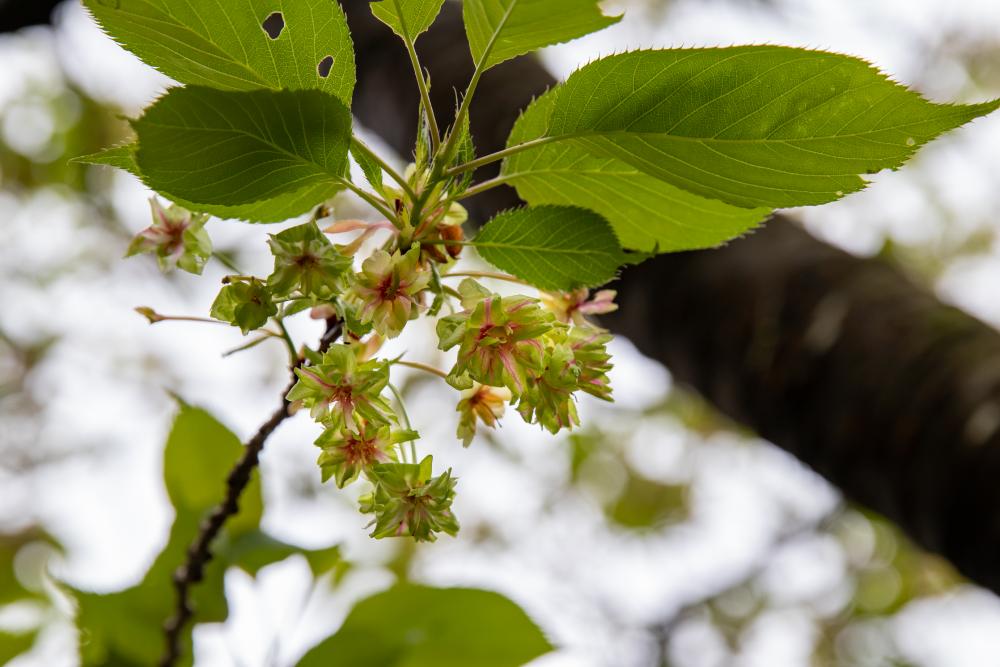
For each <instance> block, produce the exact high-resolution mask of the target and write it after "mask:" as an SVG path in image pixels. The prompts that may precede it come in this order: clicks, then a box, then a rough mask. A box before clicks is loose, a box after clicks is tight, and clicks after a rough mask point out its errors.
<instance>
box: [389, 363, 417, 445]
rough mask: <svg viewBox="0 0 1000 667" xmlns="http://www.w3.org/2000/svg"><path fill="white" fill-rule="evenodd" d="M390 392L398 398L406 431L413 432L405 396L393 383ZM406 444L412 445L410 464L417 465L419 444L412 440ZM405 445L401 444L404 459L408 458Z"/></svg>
mask: <svg viewBox="0 0 1000 667" xmlns="http://www.w3.org/2000/svg"><path fill="white" fill-rule="evenodd" d="M389 391H391V392H392V395H393V396H394V397H395V398H396V404H397V405H399V414H401V415H402V416H403V423H404V424H406V430H407V431H412V430H413V424H412V423H410V415H408V414H407V413H406V403H404V402H403V394H402V393H401V392H400V391H399V389H397V388H396V385H394V384H393V383H391V382H390V383H389ZM406 442H409V443H410V462H411V463H416V462H417V443H416V441H414V440H412V439H411V440H407V441H406ZM404 444H406V443H403V442H401V443H399V454H400V456H402V457H403V458H406V456H405V453H404V452H405V450H404V449H403V445H404Z"/></svg>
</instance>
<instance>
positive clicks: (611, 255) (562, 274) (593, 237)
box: [475, 206, 628, 290]
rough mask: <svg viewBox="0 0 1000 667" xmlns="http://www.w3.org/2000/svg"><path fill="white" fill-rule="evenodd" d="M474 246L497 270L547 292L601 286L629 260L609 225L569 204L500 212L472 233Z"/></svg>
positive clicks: (585, 210)
mask: <svg viewBox="0 0 1000 667" xmlns="http://www.w3.org/2000/svg"><path fill="white" fill-rule="evenodd" d="M475 246H476V249H477V250H478V251H479V254H480V255H482V256H483V259H485V260H486V261H487V262H489V263H490V264H492V265H493V266H495V267H497V268H498V269H502V270H504V271H506V272H508V273H510V274H513V275H515V276H517V277H518V278H523V279H524V280H527V281H528V282H529V283H531V284H532V285H534V286H536V287H541V288H542V289H549V290H570V289H573V288H575V287H595V286H597V285H603V284H604V283H606V282H608V281H609V280H611V279H612V278H614V277H615V273H616V272H617V270H618V267H620V266H621V265H622V264H624V263H625V262H627V261H628V257H627V255H625V253H624V252H622V249H621V247H620V246H619V245H618V239H617V238H616V237H615V233H614V232H613V231H612V230H611V226H610V225H609V224H608V221H607V220H605V219H604V218H602V217H601V216H600V215H599V214H597V213H594V212H593V211H589V210H587V209H584V208H577V207H573V206H538V207H535V208H519V209H514V210H511V211H506V212H504V213H501V214H499V215H498V216H496V217H495V218H493V219H492V220H491V221H490V222H489V223H487V224H486V226H484V227H483V229H482V231H480V232H479V234H477V235H476V239H475Z"/></svg>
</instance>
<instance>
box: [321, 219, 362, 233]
mask: <svg viewBox="0 0 1000 667" xmlns="http://www.w3.org/2000/svg"><path fill="white" fill-rule="evenodd" d="M371 226H372V224H371V223H370V222H367V221H365V220H338V221H337V222H335V223H333V224H332V225H330V226H329V227H326V228H325V229H324V230H323V231H324V232H326V233H327V234H344V233H347V232H354V231H357V230H359V229H368V228H369V227H371Z"/></svg>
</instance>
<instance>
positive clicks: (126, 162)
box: [73, 143, 343, 222]
mask: <svg viewBox="0 0 1000 667" xmlns="http://www.w3.org/2000/svg"><path fill="white" fill-rule="evenodd" d="M136 150H138V146H137V145H136V144H134V143H133V144H123V145H120V146H113V147H111V148H107V149H105V150H103V151H99V152H97V153H93V154H91V155H82V156H80V157H78V158H74V159H73V162H82V163H84V164H95V165H105V166H110V167H117V168H119V169H123V170H125V171H127V172H129V173H130V174H132V175H133V176H135V177H136V178H138V179H140V180H141V179H142V174H141V173H140V172H139V165H137V164H136V163H135V152H136ZM342 189H343V187H342V186H341V185H338V184H336V183H316V184H314V185H307V186H305V187H304V188H302V189H301V190H296V191H294V192H289V193H288V194H282V195H278V196H277V197H273V198H271V199H265V200H262V201H256V202H253V203H251V204H243V205H241V206H218V205H212V204H195V203H194V202H190V201H187V200H186V199H183V198H181V197H177V196H175V195H174V196H171V200H172V201H173V202H174V203H176V204H178V205H180V206H183V207H184V208H186V209H188V210H189V211H195V212H197V213H208V214H210V215H214V216H216V217H219V218H224V219H231V220H246V221H248V222H284V221H285V220H288V219H289V218H294V217H295V216H297V215H300V214H302V213H305V212H306V211H308V210H309V209H311V208H312V207H313V206H315V205H316V204H317V203H319V202H323V201H326V200H328V199H331V198H332V197H333V196H334V195H336V194H337V193H338V192H340V191H341V190H342Z"/></svg>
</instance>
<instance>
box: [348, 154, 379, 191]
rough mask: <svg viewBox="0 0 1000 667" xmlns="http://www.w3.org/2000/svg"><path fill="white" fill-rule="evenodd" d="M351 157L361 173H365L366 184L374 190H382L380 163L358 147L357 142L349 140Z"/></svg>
mask: <svg viewBox="0 0 1000 667" xmlns="http://www.w3.org/2000/svg"><path fill="white" fill-rule="evenodd" d="M351 157H353V158H354V160H355V162H357V163H358V166H359V167H361V173H363V174H364V175H365V180H367V181H368V184H369V185H371V186H372V189H373V190H375V192H378V193H381V192H382V183H383V181H382V165H380V164H379V163H378V162H377V161H376V160H374V159H372V157H371V155H369V154H368V153H366V152H365V151H364V150H362V149H360V148H358V146H357V144H355V143H354V142H351Z"/></svg>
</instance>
